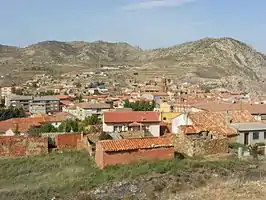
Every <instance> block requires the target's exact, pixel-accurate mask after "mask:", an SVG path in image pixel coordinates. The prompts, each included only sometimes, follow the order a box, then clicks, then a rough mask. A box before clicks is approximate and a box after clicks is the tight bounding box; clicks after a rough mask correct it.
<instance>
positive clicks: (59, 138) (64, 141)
mask: <svg viewBox="0 0 266 200" xmlns="http://www.w3.org/2000/svg"><path fill="white" fill-rule="evenodd" d="M81 137H82V135H81V134H76V133H74V134H71V133H67V134H61V135H56V136H55V146H56V148H57V149H60V150H64V149H77V147H78V141H80V140H81Z"/></svg>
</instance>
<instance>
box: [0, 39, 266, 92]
mask: <svg viewBox="0 0 266 200" xmlns="http://www.w3.org/2000/svg"><path fill="white" fill-rule="evenodd" d="M99 61H100V62H101V63H104V64H131V65H133V66H134V65H135V66H142V67H143V68H146V69H147V70H149V71H155V72H156V73H157V71H158V70H160V71H162V73H165V74H167V73H168V74H171V75H173V76H175V77H183V78H184V77H186V78H190V79H193V78H194V79H197V80H205V81H206V80H208V81H210V80H211V81H218V80H219V81H220V82H219V84H220V85H223V86H230V87H235V88H239V87H243V88H244V89H245V87H246V86H247V88H251V89H253V90H261V88H262V86H263V83H264V79H265V77H266V56H265V55H263V54H262V53H259V52H257V51H256V50H254V49H253V48H251V47H250V46H248V45H247V44H245V43H243V42H240V41H238V40H234V39H232V38H218V39H214V38H204V39H201V40H198V41H193V42H187V43H183V44H181V45H176V46H172V47H169V48H161V49H153V50H142V49H140V48H138V47H134V46H131V45H129V44H127V43H110V42H103V41H97V42H92V43H88V42H82V41H81V42H79V41H77V42H58V41H45V42H40V43H37V44H34V45H31V46H28V47H25V48H16V47H9V46H0V69H3V68H5V69H8V68H12V67H14V66H16V67H20V66H23V67H32V66H42V67H43V66H51V65H52V66H53V67H56V65H60V66H64V68H67V67H68V66H71V65H79V66H84V67H96V66H97V63H99ZM262 89H263V88H262Z"/></svg>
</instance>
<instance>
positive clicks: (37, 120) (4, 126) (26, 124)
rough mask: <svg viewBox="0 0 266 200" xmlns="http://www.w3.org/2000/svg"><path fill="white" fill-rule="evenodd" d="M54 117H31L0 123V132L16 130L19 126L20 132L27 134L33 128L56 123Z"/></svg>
mask: <svg viewBox="0 0 266 200" xmlns="http://www.w3.org/2000/svg"><path fill="white" fill-rule="evenodd" d="M54 121H56V120H55V118H54V117H50V116H47V117H45V116H42V117H29V118H12V119H8V120H5V121H1V122H0V132H5V131H7V130H8V129H12V130H15V129H16V127H17V126H18V129H19V131H20V132H27V131H28V129H29V128H30V127H31V126H40V125H41V123H45V122H54Z"/></svg>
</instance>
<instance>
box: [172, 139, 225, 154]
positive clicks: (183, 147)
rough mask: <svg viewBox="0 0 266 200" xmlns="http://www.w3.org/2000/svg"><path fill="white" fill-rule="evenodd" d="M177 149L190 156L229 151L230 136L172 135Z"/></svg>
mask: <svg viewBox="0 0 266 200" xmlns="http://www.w3.org/2000/svg"><path fill="white" fill-rule="evenodd" d="M172 142H173V144H174V147H175V151H176V152H179V153H183V154H185V155H188V156H191V157H193V156H203V155H211V154H218V153H228V148H229V140H228V138H215V139H210V138H205V137H194V136H182V135H179V136H176V135H174V136H172Z"/></svg>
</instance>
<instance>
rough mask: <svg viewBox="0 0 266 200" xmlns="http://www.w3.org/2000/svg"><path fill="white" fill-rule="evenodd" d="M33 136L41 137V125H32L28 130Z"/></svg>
mask: <svg viewBox="0 0 266 200" xmlns="http://www.w3.org/2000/svg"><path fill="white" fill-rule="evenodd" d="M28 134H29V136H31V137H41V127H36V126H31V127H30V128H29V130H28Z"/></svg>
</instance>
